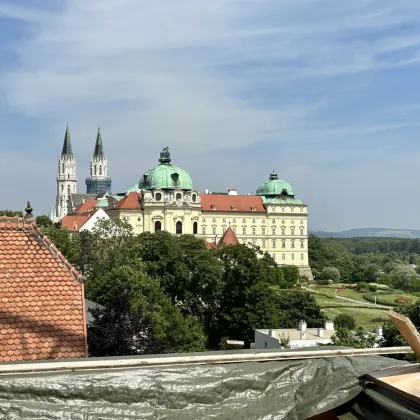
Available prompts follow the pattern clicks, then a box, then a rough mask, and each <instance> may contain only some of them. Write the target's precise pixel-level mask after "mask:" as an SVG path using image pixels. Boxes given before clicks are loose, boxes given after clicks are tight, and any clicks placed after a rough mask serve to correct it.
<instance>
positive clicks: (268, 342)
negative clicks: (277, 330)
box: [255, 330, 281, 349]
mask: <svg viewBox="0 0 420 420" xmlns="http://www.w3.org/2000/svg"><path fill="white" fill-rule="evenodd" d="M279 348H281V346H280V342H279V340H277V338H274V337H270V336H269V335H268V334H264V333H263V332H261V331H258V330H255V349H279Z"/></svg>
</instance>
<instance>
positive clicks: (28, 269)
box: [0, 217, 87, 362]
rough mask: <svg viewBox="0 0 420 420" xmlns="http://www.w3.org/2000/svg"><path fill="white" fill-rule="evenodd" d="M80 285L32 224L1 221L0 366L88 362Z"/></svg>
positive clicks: (78, 276)
mask: <svg viewBox="0 0 420 420" xmlns="http://www.w3.org/2000/svg"><path fill="white" fill-rule="evenodd" d="M83 281H84V278H83V277H82V276H81V274H80V273H79V272H78V271H77V270H76V269H75V268H74V267H73V266H72V265H71V264H70V263H69V262H68V261H67V259H66V258H65V257H64V256H63V255H62V254H61V253H60V251H59V250H58V249H57V248H56V247H55V246H54V245H53V244H52V243H51V241H50V240H49V239H48V238H47V237H46V236H44V234H43V233H42V232H41V231H40V230H39V229H38V228H37V226H36V224H35V223H26V222H22V221H21V219H18V218H16V217H10V218H7V217H0V286H1V287H0V302H1V306H0V361H1V362H8V361H18V360H37V359H54V358H74V357H87V341H86V314H85V301H84V288H83V284H82V283H83Z"/></svg>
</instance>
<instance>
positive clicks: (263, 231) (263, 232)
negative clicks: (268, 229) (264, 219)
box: [261, 226, 265, 235]
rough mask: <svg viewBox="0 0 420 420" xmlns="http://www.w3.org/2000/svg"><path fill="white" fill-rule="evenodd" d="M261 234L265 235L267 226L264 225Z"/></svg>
mask: <svg viewBox="0 0 420 420" xmlns="http://www.w3.org/2000/svg"><path fill="white" fill-rule="evenodd" d="M261 234H263V235H265V227H264V226H263V227H262V228H261Z"/></svg>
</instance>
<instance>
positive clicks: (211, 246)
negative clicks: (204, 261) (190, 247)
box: [204, 241, 216, 249]
mask: <svg viewBox="0 0 420 420" xmlns="http://www.w3.org/2000/svg"><path fill="white" fill-rule="evenodd" d="M204 245H205V247H206V248H208V249H216V244H215V243H214V242H207V241H205V242H204Z"/></svg>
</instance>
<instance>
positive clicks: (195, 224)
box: [193, 222, 198, 235]
mask: <svg viewBox="0 0 420 420" xmlns="http://www.w3.org/2000/svg"><path fill="white" fill-rule="evenodd" d="M197 233H198V223H197V222H194V223H193V235H197Z"/></svg>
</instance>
